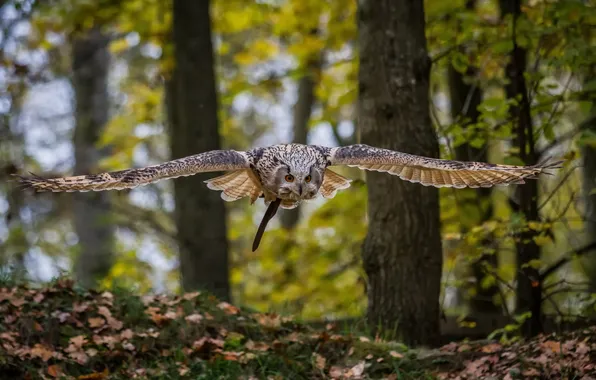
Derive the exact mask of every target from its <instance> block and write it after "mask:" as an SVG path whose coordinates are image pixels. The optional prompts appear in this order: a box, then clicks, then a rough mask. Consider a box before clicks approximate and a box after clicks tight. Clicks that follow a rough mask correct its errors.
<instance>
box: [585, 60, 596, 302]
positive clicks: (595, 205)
mask: <svg viewBox="0 0 596 380" xmlns="http://www.w3.org/2000/svg"><path fill="white" fill-rule="evenodd" d="M590 71H591V73H590V74H591V75H590V76H589V77H588V78H586V79H587V81H590V80H593V79H594V78H595V77H596V65H594V66H592V67H591V70H590ZM584 123H586V124H587V125H585V128H584V129H585V130H587V131H590V132H592V133H596V102H594V103H593V104H592V110H591V113H590V116H589V118H588V119H587V120H586V121H584ZM583 197H584V204H585V207H586V211H585V213H586V216H585V217H586V222H585V233H586V240H587V243H591V242H594V241H596V148H595V147H594V146H591V145H588V144H587V145H585V146H584V147H583ZM583 267H584V271H585V273H586V276H587V277H588V281H589V287H590V292H592V293H596V251H594V252H591V253H590V254H588V255H586V256H585V257H584V258H583Z"/></svg>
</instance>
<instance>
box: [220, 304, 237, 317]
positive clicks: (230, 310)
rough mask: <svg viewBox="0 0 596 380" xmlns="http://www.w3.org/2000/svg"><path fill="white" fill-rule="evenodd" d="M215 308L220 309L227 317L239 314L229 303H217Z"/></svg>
mask: <svg viewBox="0 0 596 380" xmlns="http://www.w3.org/2000/svg"><path fill="white" fill-rule="evenodd" d="M217 307H218V308H220V309H221V310H223V311H225V313H226V314H228V315H234V314H238V313H239V312H240V309H238V308H237V307H236V306H234V305H230V304H229V303H227V302H225V301H224V302H220V303H218V304H217Z"/></svg>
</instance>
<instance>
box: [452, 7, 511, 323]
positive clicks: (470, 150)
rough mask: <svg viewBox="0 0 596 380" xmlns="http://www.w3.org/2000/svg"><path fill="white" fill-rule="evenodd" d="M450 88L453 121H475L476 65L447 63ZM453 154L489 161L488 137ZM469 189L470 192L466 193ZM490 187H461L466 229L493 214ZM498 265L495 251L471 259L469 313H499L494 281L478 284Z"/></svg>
mask: <svg viewBox="0 0 596 380" xmlns="http://www.w3.org/2000/svg"><path fill="white" fill-rule="evenodd" d="M475 4H476V1H475V0H468V1H467V2H466V8H467V9H468V10H471V9H474V7H475ZM448 70H449V72H448V79H449V91H450V98H451V115H452V118H453V120H454V121H456V120H458V119H459V120H465V123H469V124H475V123H477V122H478V118H479V117H480V111H479V110H478V106H479V105H480V103H481V102H482V90H481V89H480V88H479V87H477V86H474V85H471V84H469V83H468V82H467V80H468V81H469V79H470V78H474V77H475V76H476V71H477V70H476V69H475V68H473V67H469V68H468V70H467V72H466V73H465V75H464V74H462V73H460V72H458V71H457V70H455V68H453V67H451V66H450V67H449V69H448ZM455 156H456V159H457V160H461V161H483V162H486V161H488V141H487V142H485V143H484V144H483V145H482V146H481V147H478V148H475V147H473V146H471V145H470V144H468V143H464V144H461V145H459V146H458V147H456V148H455ZM465 192H470V193H471V194H465ZM491 195H492V189H491V188H480V189H464V191H462V198H463V199H464V201H463V203H464V204H462V205H460V206H461V207H462V210H464V211H463V212H466V211H467V210H473V211H474V212H475V213H476V214H477V215H478V218H477V219H475V220H473V221H472V223H471V224H470V225H467V226H462V227H463V228H464V229H465V230H468V229H469V228H470V227H472V226H474V225H479V224H482V223H483V222H485V221H487V220H489V219H490V218H491V217H492V214H493V206H492V200H491ZM490 245H491V241H490V239H487V240H486V241H484V242H483V244H482V246H483V247H489V246H490ZM497 265H498V262H497V256H496V255H495V254H483V255H482V256H481V257H480V258H479V259H478V260H477V261H475V262H474V263H472V268H471V269H472V272H473V275H474V278H475V280H476V281H475V283H474V290H475V292H474V293H475V294H474V295H473V296H472V297H471V298H470V301H469V305H470V310H471V312H472V313H475V314H478V313H498V312H499V310H500V309H499V307H498V306H497V305H495V303H494V302H493V299H494V297H495V295H497V294H498V292H499V289H498V288H497V286H495V285H493V286H490V287H488V288H483V287H482V286H481V285H480V284H481V282H482V279H483V278H484V277H485V276H486V270H485V267H486V266H489V267H492V268H496V267H497Z"/></svg>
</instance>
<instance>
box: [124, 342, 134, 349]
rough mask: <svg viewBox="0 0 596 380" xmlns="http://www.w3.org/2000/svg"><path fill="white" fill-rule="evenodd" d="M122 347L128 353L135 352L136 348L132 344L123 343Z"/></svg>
mask: <svg viewBox="0 0 596 380" xmlns="http://www.w3.org/2000/svg"><path fill="white" fill-rule="evenodd" d="M122 347H123V348H124V349H125V350H128V351H134V350H135V346H134V345H133V344H132V343H130V342H126V343H123V344H122Z"/></svg>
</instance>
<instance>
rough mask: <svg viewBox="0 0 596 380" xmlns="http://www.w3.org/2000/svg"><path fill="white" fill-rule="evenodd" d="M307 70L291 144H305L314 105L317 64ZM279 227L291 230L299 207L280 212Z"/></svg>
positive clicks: (302, 83) (303, 80)
mask: <svg viewBox="0 0 596 380" xmlns="http://www.w3.org/2000/svg"><path fill="white" fill-rule="evenodd" d="M306 66H307V67H306V69H307V70H308V71H307V72H306V73H305V74H304V76H302V78H300V79H299V80H298V97H297V100H296V104H295V105H294V119H293V130H294V137H293V142H295V143H298V144H306V143H307V140H306V139H307V137H308V122H309V120H310V115H311V113H312V109H313V106H314V103H315V74H316V70H317V69H318V64H317V63H315V62H313V63H311V64H308V65H306ZM279 216H280V220H281V225H282V226H283V227H284V228H285V229H288V230H290V229H292V228H294V227H295V226H296V225H297V224H298V221H299V220H300V206H298V207H296V208H295V209H291V210H284V209H282V210H280V213H279Z"/></svg>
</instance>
